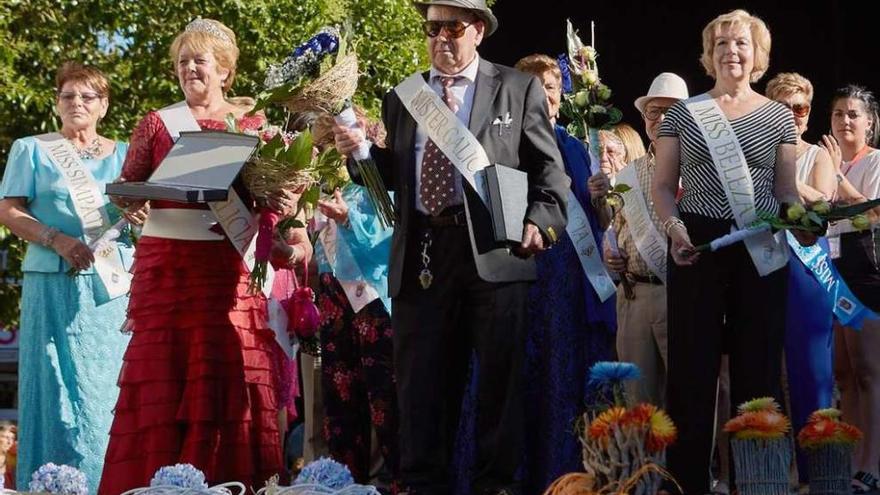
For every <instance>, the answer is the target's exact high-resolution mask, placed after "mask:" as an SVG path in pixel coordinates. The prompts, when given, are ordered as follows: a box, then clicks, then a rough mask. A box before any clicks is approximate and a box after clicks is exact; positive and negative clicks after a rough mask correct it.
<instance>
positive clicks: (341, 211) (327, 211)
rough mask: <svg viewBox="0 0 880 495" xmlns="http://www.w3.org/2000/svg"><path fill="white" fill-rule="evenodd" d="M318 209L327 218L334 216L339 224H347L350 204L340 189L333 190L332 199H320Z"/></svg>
mask: <svg viewBox="0 0 880 495" xmlns="http://www.w3.org/2000/svg"><path fill="white" fill-rule="evenodd" d="M318 209H319V210H320V211H321V213H323V214H324V215H327V218H332V219H333V220H335V221H336V223H337V224H340V225H342V224H345V223H346V222H347V221H348V204H347V203H346V202H345V200H344V199H342V192H341V191H340V190H339V189H336V190H335V191H333V197H332V198H331V199H326V200H325V199H322V200H319V201H318Z"/></svg>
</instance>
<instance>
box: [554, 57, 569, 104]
mask: <svg viewBox="0 0 880 495" xmlns="http://www.w3.org/2000/svg"><path fill="white" fill-rule="evenodd" d="M556 63H557V64H559V71H560V72H562V93H563V94H568V93H571V68H569V67H568V56H567V55H566V54H564V53H563V54H562V55H560V56H558V57H556Z"/></svg>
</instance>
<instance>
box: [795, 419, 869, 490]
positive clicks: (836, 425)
mask: <svg viewBox="0 0 880 495" xmlns="http://www.w3.org/2000/svg"><path fill="white" fill-rule="evenodd" d="M840 416H841V413H840V411H839V410H837V409H820V410H818V411H816V412H814V413H813V414H811V415H810V417H809V418H808V419H807V424H806V425H804V427H803V428H802V429H801V431H800V433H798V436H797V440H798V445H800V447H801V448H802V449H804V450H805V451H806V452H807V462H808V468H809V473H810V493H811V494H814V495H816V494H832V493H849V491H850V476H851V474H852V469H851V466H852V453H853V450H854V449H855V444H856V443H857V442H858V441H859V440H860V439H861V438H862V432H861V431H859V429H858V428H856V427H855V426H853V425H851V424H848V423H844V422H843V421H841V420H840Z"/></svg>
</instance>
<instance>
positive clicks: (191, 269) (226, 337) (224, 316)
mask: <svg viewBox="0 0 880 495" xmlns="http://www.w3.org/2000/svg"><path fill="white" fill-rule="evenodd" d="M171 58H172V60H173V61H174V64H175V66H176V72H177V77H178V79H179V81H180V86H181V88H182V89H183V92H184V94H185V96H186V105H185V107H184V106H183V105H178V106H177V107H176V108H177V110H178V113H177V117H175V113H174V112H173V111H169V110H170V109H173V108H175V106H172V107H168V108H166V109H163V110H160V111H158V112H150V113H148V114H147V115H146V117H144V118H143V120H141V122H140V123H139V124H138V127H137V129H136V130H135V131H134V134H133V135H132V138H131V144H130V147H129V151H128V155H127V157H126V160H125V165H124V166H123V171H122V177H121V180H125V181H143V180H146V179H147V178H148V177H149V176H150V174H151V173H152V172H153V170H154V169H155V168H156V167H157V166H158V165H159V163H160V162H161V161H162V159H163V158H164V157H165V155H166V154H167V153H168V152H169V150H170V149H171V147H172V143H173V140H172V137H171V133H172V132H175V131H177V130H180V129H179V127H180V125H179V124H180V123H181V122H184V123H186V121H187V119H188V121H189V123H190V125H191V126H194V125H195V124H194V123H192V121H193V118H194V120H195V122H196V123H198V126H199V127H200V128H201V129H203V130H221V131H222V130H226V127H227V126H226V123H225V119H226V117H227V115H229V114H233V115H234V116H235V117H236V119H237V122H238V126H239V128H240V129H257V128H259V127H260V126H262V124H263V123H264V118H263V117H262V116H250V117H249V116H245V115H244V114H245V112H247V111H248V110H249V108H243V107H242V105H241V104H240V101H239V103H233V102H232V101H230V100H227V99H226V97H225V93H226V91H227V90H228V89H229V88H230V86H231V85H232V80H233V77H234V75H235V67H236V61H237V58H238V48H237V46H236V42H235V34H234V33H233V32H232V31H231V30H230V29H229V28H227V27H226V26H224V25H223V24H222V23H220V22H217V21H214V20H210V19H196V20H195V21H193V22H192V23H190V24H189V25H188V26H187V28H186V30H185V31H184V32H182V33H180V34H179V35H178V36H177V38H176V39H175V40H174V43H173V44H172V46H171ZM181 108H183V109H184V114H185V115H184V117H183V119H182V120H181V118H180V113H179V111H180V109H181ZM187 108H188V110H189V113H190V114H191V117H192V118H190V115H189V114H186V112H185V110H186V109H187ZM169 127H170V129H169ZM244 196H245V198H246V194H245V195H244ZM117 201H119V202H122V200H119V199H118V198H117ZM245 201H246V202H248V200H247V199H245ZM295 204H296V196H295V195H294V194H292V193H283V194H281V195H279V196H278V197H276V198H274V199H273V200H270V201H269V205H268V206H269V207H270V208H272V209H275V210H278V211H281V212H282V213H289V212H291V211H292V210H293V208H294V207H295ZM125 206H126V207H127V208H129V209H136V208H139V207H141V206H142V203H141V204H130V203H128V204H126V205H125ZM216 222H217V220H216V217H215V216H214V215H213V213H212V212H211V210H210V209H209V208H208V206H207V205H205V204H182V203H174V202H167V201H152V202H151V209H150V213H149V217H148V220H147V223H146V225H145V226H144V231H143V235H142V237H141V238H140V240H139V242H138V245H137V251H136V254H135V264H134V268H133V272H134V279H133V282H132V287H131V300H130V303H129V310H128V322H127V325H128V328H129V329H130V330H131V332H132V338H131V342H130V344H129V346H128V350H127V351H126V353H125V357H124V363H123V367H122V371H121V373H120V378H119V387H120V394H119V400H118V402H117V404H116V409H115V418H114V421H113V426H112V428H111V431H110V444H109V447H108V449H107V455H106V459H105V466H104V473H103V477H102V480H101V486H100V489H99V493H100V494H103V495H118V494H119V493H122V492H124V491H126V490H129V489H132V488H136V487H142V486H147V485H148V484H149V481H150V479H151V477H152V476H153V474H154V473H155V471H156V470H157V469H158V468H160V467H162V466H166V465H173V464H175V463H190V464H193V465H194V466H195V467H197V468H198V469H200V470H202V471H204V473H205V475H206V478H207V480H208V481H209V482H210V483H212V484H214V483H221V482H226V481H241V482H244V483H246V484H248V483H251V484H253V486H255V487H261V486H263V483H264V481H265V480H266V479H268V478H269V477H271V476H272V475H274V474H276V473H281V472H282V471H283V465H282V457H281V452H282V448H281V436H282V435H281V433H280V432H279V428H278V412H279V404H278V399H277V397H278V396H277V395H276V390H275V385H273V384H274V383H275V382H276V379H277V373H279V370H277V369H276V368H277V360H275V359H274V356H275V355H274V354H273V353H274V352H276V350H277V347H275V342H274V338H275V337H274V334H273V332H272V331H271V330H270V329H269V328H268V326H267V321H266V320H267V318H266V300H265V298H264V297H263V296H262V295H261V294H260V295H254V294H251V293H249V292H248V272H247V269H246V268H245V266H244V263H243V262H242V258H241V256H240V255H239V251H237V250H236V248H235V247H234V246H233V244H232V242H230V240H229V238H228V237H227V236H226V235H224V233H223V230H222V228H221V227H220V226H219V225H218V224H217V223H216ZM303 237H304V236H301V237H299V238H300V239H302V238H303ZM303 242H304V244H305V245H303V246H296V247H295V248H294V249H289V250H287V252H288V253H292V255H291V257H293V258H296V257H299V259H294V260H292V261H294V262H303V261H304V259H305V258H307V257H308V256H310V254H311V246H310V245H308V242H307V240H306V241H303ZM274 254H276V253H273V255H274Z"/></svg>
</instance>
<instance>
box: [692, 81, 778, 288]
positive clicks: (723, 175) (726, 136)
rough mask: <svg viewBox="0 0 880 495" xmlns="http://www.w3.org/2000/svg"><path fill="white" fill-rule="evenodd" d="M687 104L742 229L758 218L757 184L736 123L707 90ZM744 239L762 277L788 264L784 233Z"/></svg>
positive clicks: (735, 218) (734, 215)
mask: <svg viewBox="0 0 880 495" xmlns="http://www.w3.org/2000/svg"><path fill="white" fill-rule="evenodd" d="M686 106H687V109H688V111H690V113H691V115H692V116H693V118H694V121H695V122H696V123H697V127H699V128H700V132H701V133H702V134H703V139H705V140H706V146H708V148H709V153H710V154H711V155H712V161H713V162H714V163H715V169H716V170H717V172H718V178H719V179H720V180H721V186H722V187H723V188H724V192H725V193H726V194H727V201H728V203H730V209H731V211H732V212H733V217H734V220H736V226H737V228H738V229H740V230H742V229H745V228H747V227H748V226H749V225H751V224H753V223H754V222H755V221H756V220H757V219H758V216H757V211H756V209H755V185H754V183H753V182H752V175H751V173H750V172H749V166H748V163H746V157H745V155H743V150H742V146H741V145H740V142H739V139H738V138H737V137H736V134H735V133H734V132H733V126H732V125H730V121H729V120H727V116H725V115H724V112H722V111H721V107H719V106H718V104H717V103H716V102H715V100H714V99H712V97H711V96H709V94H707V93H704V94H701V95H699V96H696V97H694V98H691V99H689V100H687V101H686ZM744 242H745V245H746V248H747V249H748V251H749V256H751V258H752V262H753V263H754V264H755V268H757V270H758V274H759V275H760V276H762V277H763V276H765V275H769V274H770V273H773V272H775V271H776V270H778V269H780V268H782V267H783V266H785V265H786V263H788V250H787V249H785V244H784V243H785V241H784V240H783V239H782V233H779V234H777V235H776V236H774V235H773V234H771V233H770V232H769V231H768V232H764V233H762V234H758V235H755V236H752V237H748V238H746V239H745V241H744Z"/></svg>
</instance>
